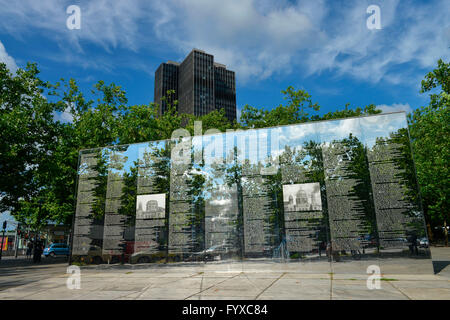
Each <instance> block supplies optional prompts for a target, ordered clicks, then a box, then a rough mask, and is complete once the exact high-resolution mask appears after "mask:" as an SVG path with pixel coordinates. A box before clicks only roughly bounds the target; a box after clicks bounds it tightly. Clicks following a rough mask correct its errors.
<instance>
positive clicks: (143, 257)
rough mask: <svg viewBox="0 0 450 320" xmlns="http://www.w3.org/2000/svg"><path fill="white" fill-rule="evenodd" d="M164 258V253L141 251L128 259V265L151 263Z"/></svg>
mask: <svg viewBox="0 0 450 320" xmlns="http://www.w3.org/2000/svg"><path fill="white" fill-rule="evenodd" d="M165 258H166V252H165V251H156V252H155V250H143V251H138V252H135V253H133V254H132V255H131V257H130V263H151V262H152V263H153V262H158V261H161V260H163V259H165Z"/></svg>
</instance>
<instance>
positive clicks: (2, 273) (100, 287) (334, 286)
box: [0, 248, 450, 300]
mask: <svg viewBox="0 0 450 320" xmlns="http://www.w3.org/2000/svg"><path fill="white" fill-rule="evenodd" d="M432 256H433V266H434V271H433V268H431V270H428V269H427V268H426V267H424V268H423V269H421V267H419V268H418V269H417V271H418V273H415V274H408V273H405V271H407V270H411V269H410V268H409V269H408V268H407V267H405V266H404V263H403V262H402V261H398V262H397V260H396V262H395V263H393V264H391V265H390V266H389V268H384V265H383V264H381V270H390V272H383V271H382V274H381V280H380V286H381V288H380V289H372V290H370V289H368V287H367V278H368V276H369V275H368V274H367V273H366V272H365V268H366V264H368V263H370V262H368V261H356V262H352V263H346V262H342V263H333V264H331V265H330V264H329V263H309V264H300V263H274V262H271V263H267V262H264V261H252V262H236V263H206V264H203V263H201V264H168V265H153V266H150V265H114V266H113V265H100V266H89V267H82V268H81V276H80V289H69V288H68V287H67V280H68V277H69V274H67V273H66V271H67V270H66V269H67V267H68V266H67V264H66V263H55V264H50V265H47V266H45V265H42V266H36V265H32V266H26V265H24V266H18V267H14V268H12V267H2V268H0V299H2V300H8V299H26V300H28V299H29V300H47V299H58V300H60V299H68V300H92V299H107V300H116V299H118V300H121V299H126V300H134V299H137V300H142V299H152V300H154V299H170V300H219V299H220V300H240V299H245V300H272V299H276V300H277V299H282V300H303V299H307V300H330V299H331V300H339V299H346V300H353V299H370V300H372V299H377V300H378V299H383V300H386V299H387V300H410V299H413V300H420V299H445V300H450V248H433V249H432ZM385 265H386V266H387V264H385ZM419 265H420V264H419ZM392 266H394V267H392ZM330 270H331V272H330ZM362 270H364V272H362ZM27 277H32V279H31V280H30V281H26V279H28V278H27Z"/></svg>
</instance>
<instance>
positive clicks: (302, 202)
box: [283, 182, 322, 212]
mask: <svg viewBox="0 0 450 320" xmlns="http://www.w3.org/2000/svg"><path fill="white" fill-rule="evenodd" d="M283 203H284V211H285V212H292V211H294V212H298V211H321V210H322V201H321V199H320V184H319V183H318V182H313V183H302V184H288V185H284V186H283Z"/></svg>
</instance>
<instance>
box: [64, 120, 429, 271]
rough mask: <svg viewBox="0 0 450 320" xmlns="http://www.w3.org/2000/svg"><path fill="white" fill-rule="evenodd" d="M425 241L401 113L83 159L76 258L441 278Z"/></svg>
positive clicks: (152, 145)
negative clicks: (421, 242)
mask: <svg viewBox="0 0 450 320" xmlns="http://www.w3.org/2000/svg"><path fill="white" fill-rule="evenodd" d="M424 237H425V238H426V237H427V233H426V229H425V221H424V216H423V212H422V209H421V201H420V195H419V191H418V185H417V181H416V173H415V168H414V162H413V157H412V153H411V147H410V139H409V133H408V127H407V121H406V115H405V113H403V112H400V113H390V114H381V115H372V116H365V117H358V118H347V119H342V120H330V121H317V122H310V123H305V124H297V125H287V126H279V127H272V128H264V129H254V130H247V131H235V132H227V133H223V134H214V135H204V136H195V137H192V138H189V137H188V138H183V139H179V140H167V141H151V142H145V143H139V144H131V145H122V146H112V147H105V148H101V149H92V150H83V151H81V152H80V155H79V181H78V190H77V208H76V216H75V218H74V230H73V240H72V241H73V243H72V246H71V247H72V261H74V262H75V261H76V262H84V263H120V262H124V263H186V264H188V263H194V264H199V265H205V266H206V265H216V266H218V268H221V267H224V268H226V267H229V266H230V265H232V264H239V263H241V264H242V263H250V264H251V263H256V264H257V263H269V265H270V266H272V267H273V268H281V267H283V268H291V270H297V271H302V270H315V271H318V270H319V269H320V270H322V269H321V268H325V269H328V270H331V269H330V268H332V272H340V271H342V272H345V271H346V270H349V269H348V268H349V267H348V266H349V264H346V263H347V262H354V266H356V268H359V269H358V270H360V271H361V272H362V273H364V274H366V269H367V266H369V265H373V264H376V265H379V266H380V267H381V269H382V270H386V268H393V269H390V270H391V272H394V273H395V272H399V273H400V272H403V270H405V269H404V268H405V267H406V268H409V270H408V271H409V272H411V271H412V272H413V273H417V272H422V271H423V272H430V273H431V272H432V264H431V256H430V252H429V249H428V248H421V247H420V246H418V245H417V239H420V238H424ZM205 262H207V263H205ZM308 266H309V267H308ZM311 266H312V267H311ZM308 268H309V269H308ZM383 268H384V269H383Z"/></svg>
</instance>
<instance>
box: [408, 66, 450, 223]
mask: <svg viewBox="0 0 450 320" xmlns="http://www.w3.org/2000/svg"><path fill="white" fill-rule="evenodd" d="M439 87H440V88H441V91H440V92H439V93H434V92H433V93H431V94H430V103H429V105H428V106H424V107H421V108H418V109H416V110H415V111H414V112H413V113H411V114H410V115H409V122H410V135H411V140H412V146H413V152H414V160H415V165H416V170H417V178H418V182H419V185H420V189H421V195H422V202H423V205H424V210H425V216H426V217H427V220H428V222H431V224H432V226H433V227H442V226H443V224H444V222H446V223H447V224H448V222H449V221H450V219H449V218H450V217H449V215H450V201H449V198H448V195H449V194H450V172H449V166H448V161H449V159H450V99H449V95H450V63H444V62H443V61H442V60H439V61H438V66H437V68H436V69H434V70H433V71H432V72H430V73H428V74H427V75H426V76H425V79H424V80H423V81H422V87H421V92H422V93H425V92H430V91H435V90H437V89H438V88H439Z"/></svg>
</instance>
